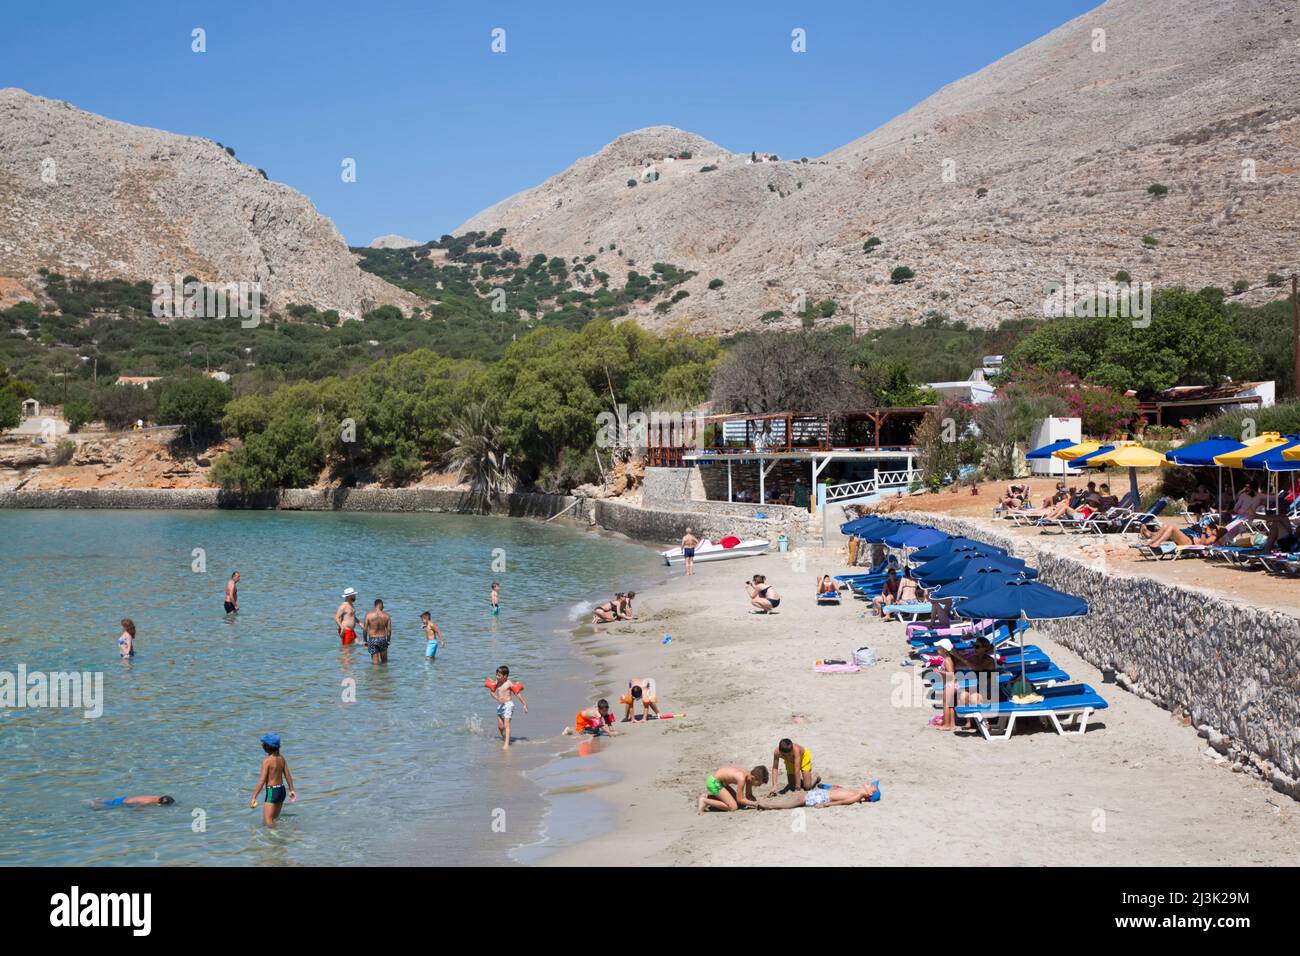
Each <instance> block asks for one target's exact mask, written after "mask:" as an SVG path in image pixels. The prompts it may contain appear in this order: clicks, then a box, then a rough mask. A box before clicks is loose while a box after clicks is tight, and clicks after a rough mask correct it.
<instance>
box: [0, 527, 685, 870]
mask: <svg viewBox="0 0 1300 956" xmlns="http://www.w3.org/2000/svg"><path fill="white" fill-rule="evenodd" d="M0 540H3V542H4V547H3V548H2V549H0V579H2V580H3V581H4V582H6V584H7V590H8V595H7V596H8V603H9V612H8V616H7V617H4V618H0V671H7V672H10V673H11V674H16V672H17V670H18V666H19V665H20V664H22V665H25V667H26V669H27V671H28V673H29V674H30V673H32V672H41V673H44V674H48V673H51V672H69V671H78V672H91V673H93V674H102V675H103V697H104V700H103V714H102V716H100V717H98V718H95V719H86V718H85V717H83V716H82V712H81V711H80V710H59V709H51V708H43V709H35V708H27V709H10V708H0V762H2V764H3V774H0V863H3V864H15V863H25V864H38V865H51V864H72V865H79V864H99V865H123V864H167V865H245V864H296V865H330V864H366V863H370V864H460V863H491V862H506V861H507V860H509V859H511V858H513V857H512V856H511V853H512V851H514V850H515V849H516V848H517V847H520V846H521V845H532V846H533V848H532V849H531V850H529V851H527V852H526V853H525V855H524V857H523V858H526V859H535V858H536V847H535V844H536V843H537V841H538V839H539V836H538V834H539V828H540V825H541V821H542V818H543V814H544V812H545V808H546V806H547V804H546V802H545V801H544V800H543V798H542V796H541V791H540V789H539V784H538V783H536V782H534V781H535V780H540V781H544V782H545V785H546V786H548V787H553V788H555V789H557V790H565V789H571V788H569V787H568V786H567V785H566V782H565V778H566V773H568V772H569V771H568V770H566V768H568V767H570V766H571V767H572V768H573V770H572V774H573V775H574V779H575V780H578V781H579V783H578V786H581V783H580V779H581V776H582V775H583V774H590V773H591V769H592V768H591V767H590V766H584V764H586V761H585V760H581V759H579V760H574V759H571V756H570V755H571V744H570V745H569V746H566V743H565V742H564V740H563V739H562V738H560V737H559V736H558V734H559V731H560V728H561V727H562V726H563V725H564V723H565V722H566V721H568V720H570V719H571V718H572V714H573V712H574V711H575V710H576V709H577V708H578V706H580V705H582V704H584V703H586V699H585V698H586V695H587V692H588V689H589V682H590V680H591V679H592V677H593V675H594V673H595V667H594V665H593V663H592V662H590V661H584V660H580V659H578V658H577V657H576V656H575V652H574V649H573V647H572V644H571V641H570V639H569V637H568V630H569V629H571V628H572V627H573V621H574V620H576V619H577V618H578V617H580V616H582V612H583V610H584V609H585V608H586V607H588V606H589V602H590V600H591V599H592V598H599V599H604V598H605V597H607V596H608V595H609V594H610V593H611V592H612V591H613V590H622V589H624V588H626V587H629V586H635V585H636V584H637V583H645V582H647V581H652V580H655V579H656V578H657V577H661V576H662V570H666V569H660V568H658V567H657V565H656V563H655V562H656V560H657V558H656V556H655V555H654V554H653V553H652V552H650V551H648V550H647V549H645V548H643V547H640V546H637V545H633V544H630V543H627V542H624V541H621V540H615V539H610V538H605V537H599V536H596V535H594V534H590V533H586V532H581V531H578V530H575V529H572V528H565V527H559V526H555V525H545V526H544V525H542V524H540V523H537V522H532V521H523V520H514V519H508V518H477V517H464V516H454V515H424V514H405V515H390V514H311V513H293V512H280V513H277V512H192V513H187V512H153V511H139V512H112V511H84V512H76V511H72V512H59V511H8V512H4V511H0ZM200 562H202V563H200ZM494 563H495V569H494ZM204 566H206V570H196V568H202V567H204ZM503 567H504V570H502V568H503ZM233 570H239V571H240V573H241V576H242V582H241V585H240V590H239V599H240V601H239V603H240V611H239V613H238V614H237V615H235V616H232V617H230V618H227V617H226V615H225V613H224V612H223V609H222V593H223V588H224V586H225V582H226V579H227V578H228V577H229V575H230V572H231V571H233ZM493 580H499V581H501V583H502V601H501V604H502V610H501V613H500V615H499V616H498V617H496V618H494V617H492V616H491V615H490V614H489V588H490V585H491V582H492V581H493ZM344 587H354V588H356V589H357V591H358V592H359V594H360V597H359V599H358V603H357V606H358V608H359V609H365V608H368V607H369V606H370V605H371V603H372V602H373V600H374V598H375V597H382V598H383V599H384V602H385V606H386V607H387V609H388V611H389V613H390V614H391V615H392V617H393V622H394V641H393V648H392V651H391V652H390V655H389V663H388V665H387V666H386V667H378V668H377V667H373V666H372V665H371V663H370V660H369V657H368V655H367V654H366V653H365V652H364V650H363V649H359V648H341V647H340V646H339V641H338V638H337V636H336V634H335V629H334V624H333V621H332V618H333V614H334V611H335V608H337V607H338V604H339V600H340V592H341V591H342V590H343V588H344ZM424 610H429V611H431V612H432V613H433V618H434V620H435V621H436V622H437V623H438V624H439V626H440V627H441V628H442V630H443V632H444V634H446V636H447V641H448V644H447V646H446V648H445V649H444V650H442V651H441V652H439V654H438V656H437V658H436V660H433V661H429V660H427V659H426V658H425V656H424V643H425V642H424V638H423V636H422V634H421V630H420V627H419V614H420V612H421V611H424ZM588 613H589V612H588ZM123 617H130V618H132V619H133V620H134V621H135V622H136V626H137V629H138V637H137V645H136V646H137V656H136V657H135V659H134V660H131V661H122V660H121V659H120V658H119V657H118V655H117V648H116V639H117V636H118V634H119V632H120V630H121V629H120V627H119V622H120V620H121V619H122V618H123ZM499 664H508V665H509V666H510V669H511V673H512V675H513V676H515V677H517V678H518V679H521V680H523V681H524V682H525V684H526V688H525V690H524V697H525V698H527V700H528V703H529V706H530V713H529V714H527V715H524V714H522V713H521V712H518V711H517V713H516V718H517V719H516V720H515V733H516V735H517V737H518V740H517V744H516V746H515V747H513V748H512V749H511V750H510V752H508V753H503V752H502V750H501V747H500V742H499V740H498V739H497V738H496V736H495V732H496V730H495V716H494V705H493V702H492V700H491V699H490V697H489V695H488V692H487V691H486V689H484V687H483V686H482V682H483V679H484V678H485V677H487V676H488V675H489V674H491V673H492V672H493V671H494V670H495V668H496V667H497V665H499ZM349 696H355V701H351V700H349V699H348V697H349ZM268 731H274V732H276V733H278V734H280V735H281V737H282V739H283V753H284V755H285V757H286V759H287V760H288V763H289V769H290V771H291V772H292V774H293V777H294V782H295V784H296V787H297V793H298V800H297V802H296V803H292V804H286V806H285V811H284V813H283V815H282V817H281V820H280V824H279V826H278V827H277V828H276V829H275V830H274V831H268V830H266V829H265V828H263V827H262V826H261V822H260V821H261V809H260V806H259V808H258V809H257V810H249V809H248V808H247V807H248V798H249V795H250V793H251V791H252V789H253V786H254V784H255V783H256V778H257V773H258V768H259V763H260V761H261V758H262V756H263V754H262V750H261V747H260V745H259V743H258V738H259V737H261V735H262V734H264V733H267V732H268ZM570 740H571V739H570ZM561 758H562V759H561ZM163 793H166V794H171V795H172V796H174V797H175V798H176V805H175V806H172V807H148V808H140V809H108V810H93V809H91V808H90V807H89V805H88V801H90V800H93V799H106V798H112V797H117V796H123V795H133V794H163ZM259 803H260V799H259ZM582 812H583V813H588V812H595V811H593V810H592V809H591V808H590V807H587V808H586V809H584V810H583V811H582ZM588 825H590V826H591V827H593V828H594V827H596V826H598V825H600V824H599V821H597V820H596V819H594V818H592V819H591V820H590V821H589V824H588V823H586V822H584V821H583V820H581V819H579V820H574V819H568V820H560V819H557V818H556V817H555V815H554V814H552V817H551V819H550V820H549V821H548V827H549V828H550V829H552V830H553V831H554V832H556V833H563V834H564V839H566V840H572V839H580V838H581V837H582V835H583V831H584V829H585V828H586V827H587V826H588Z"/></svg>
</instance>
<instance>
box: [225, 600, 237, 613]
mask: <svg viewBox="0 0 1300 956" xmlns="http://www.w3.org/2000/svg"><path fill="white" fill-rule="evenodd" d="M225 603H226V613H227V614H230V613H231V612H232V611H234V610H235V606H234V605H233V604H231V603H230V602H229V601H226V602H225Z"/></svg>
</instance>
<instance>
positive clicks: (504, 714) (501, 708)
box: [497, 700, 515, 720]
mask: <svg viewBox="0 0 1300 956" xmlns="http://www.w3.org/2000/svg"><path fill="white" fill-rule="evenodd" d="M514 715H515V702H514V701H513V700H508V701H506V702H505V703H504V704H497V716H498V717H500V718H502V719H503V720H509V719H510V718H512V717H514Z"/></svg>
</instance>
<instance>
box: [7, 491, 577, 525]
mask: <svg viewBox="0 0 1300 956" xmlns="http://www.w3.org/2000/svg"><path fill="white" fill-rule="evenodd" d="M574 501H575V499H573V498H569V497H567V496H564V495H541V494H516V495H510V496H509V498H508V499H507V501H506V507H505V509H503V510H504V511H506V512H507V513H509V514H511V515H517V516H533V517H543V518H546V517H550V516H551V515H554V514H556V513H558V512H560V511H562V510H563V509H564V508H566V507H567V506H568V505H570V504H572V503H573V502H574ZM0 508H146V509H147V508H164V509H201V508H281V509H284V510H286V511H453V512H462V511H467V510H468V509H469V501H468V498H467V496H466V495H465V494H463V493H462V492H459V491H456V490H455V489H448V488H339V489H333V490H331V489H315V488H291V489H285V490H284V491H282V492H280V494H279V496H278V497H277V496H276V495H262V496H247V495H240V494H237V493H235V492H230V491H223V490H221V489H218V488H140V489H120V488H63V489H50V490H34V491H27V490H18V491H0Z"/></svg>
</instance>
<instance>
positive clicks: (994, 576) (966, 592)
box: [930, 566, 1021, 600]
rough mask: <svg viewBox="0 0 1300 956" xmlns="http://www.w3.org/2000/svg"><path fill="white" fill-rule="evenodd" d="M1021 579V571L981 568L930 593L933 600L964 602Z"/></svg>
mask: <svg viewBox="0 0 1300 956" xmlns="http://www.w3.org/2000/svg"><path fill="white" fill-rule="evenodd" d="M1017 579H1021V574H1020V572H1019V571H1012V570H1009V569H1007V568H999V567H992V566H990V567H981V568H976V569H975V570H974V571H967V572H966V573H965V574H963V575H962V576H961V577H959V578H958V579H957V580H956V581H949V582H948V583H947V584H943V585H940V586H939V587H937V588H935V589H934V590H933V591H931V592H930V597H932V598H940V599H943V598H961V599H963V600H966V599H969V598H973V597H978V596H979V595H981V594H983V593H984V592H985V591H987V590H989V589H990V588H995V587H997V586H999V585H1000V584H1003V583H1004V582H1006V581H1014V580H1017Z"/></svg>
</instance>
